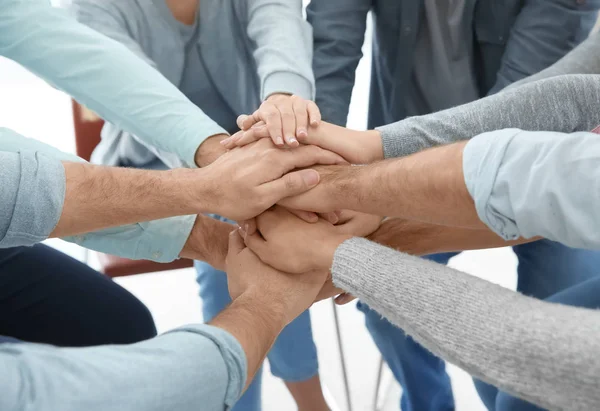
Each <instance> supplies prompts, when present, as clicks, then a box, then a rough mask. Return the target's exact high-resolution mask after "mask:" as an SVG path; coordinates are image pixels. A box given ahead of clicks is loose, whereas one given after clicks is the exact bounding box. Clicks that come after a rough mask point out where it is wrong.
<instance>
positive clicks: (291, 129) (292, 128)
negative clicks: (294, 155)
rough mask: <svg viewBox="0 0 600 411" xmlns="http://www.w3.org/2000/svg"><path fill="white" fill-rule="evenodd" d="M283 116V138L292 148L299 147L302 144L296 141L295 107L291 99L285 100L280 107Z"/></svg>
mask: <svg viewBox="0 0 600 411" xmlns="http://www.w3.org/2000/svg"><path fill="white" fill-rule="evenodd" d="M278 109H279V113H280V115H281V123H282V124H281V126H282V128H283V138H284V139H285V143H286V144H287V145H288V146H290V147H298V146H299V145H300V143H298V140H297V139H296V116H295V115H294V107H293V105H292V101H291V99H290V98H287V99H285V100H284V101H283V102H282V103H280V104H279V106H278Z"/></svg>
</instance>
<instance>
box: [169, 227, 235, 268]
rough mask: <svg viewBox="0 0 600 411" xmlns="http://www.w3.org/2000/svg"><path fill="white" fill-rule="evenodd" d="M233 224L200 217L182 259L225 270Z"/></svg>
mask: <svg viewBox="0 0 600 411" xmlns="http://www.w3.org/2000/svg"><path fill="white" fill-rule="evenodd" d="M232 229H233V228H232V226H231V224H227V223H225V222H223V221H219V220H215V219H213V218H210V217H206V216H203V215H199V216H198V217H197V218H196V221H195V222H194V226H193V227H192V231H191V233H190V236H189V237H188V239H187V241H186V243H185V245H184V247H183V249H182V250H181V254H180V257H183V258H190V259H193V260H200V261H205V262H207V263H208V264H210V265H211V266H213V267H215V268H217V269H219V270H224V269H225V258H226V257H227V248H228V239H229V233H230V232H231V230H232Z"/></svg>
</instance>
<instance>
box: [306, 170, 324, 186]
mask: <svg viewBox="0 0 600 411" xmlns="http://www.w3.org/2000/svg"><path fill="white" fill-rule="evenodd" d="M319 178H320V176H319V173H317V172H316V171H315V170H306V171H305V172H304V173H302V179H303V180H304V182H305V183H306V185H308V186H309V187H313V186H316V185H317V184H319Z"/></svg>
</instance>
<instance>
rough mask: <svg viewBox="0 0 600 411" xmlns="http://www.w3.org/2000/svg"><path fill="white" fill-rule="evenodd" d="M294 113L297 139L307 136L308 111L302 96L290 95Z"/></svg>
mask: <svg viewBox="0 0 600 411" xmlns="http://www.w3.org/2000/svg"><path fill="white" fill-rule="evenodd" d="M292 99H293V108H294V115H295V116H296V136H297V137H298V139H303V138H307V137H308V111H307V110H306V101H305V100H304V99H303V98H300V97H296V96H292Z"/></svg>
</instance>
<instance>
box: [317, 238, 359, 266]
mask: <svg viewBox="0 0 600 411" xmlns="http://www.w3.org/2000/svg"><path fill="white" fill-rule="evenodd" d="M352 237H353V236H351V235H349V234H339V235H332V236H330V237H328V238H325V239H324V241H322V242H321V243H320V245H319V247H318V248H317V250H318V252H317V253H318V254H317V255H316V256H315V258H314V260H313V261H315V262H316V263H317V266H318V268H317V270H330V269H331V267H332V266H333V258H334V256H335V252H336V250H337V249H338V247H339V246H340V245H341V244H342V243H343V242H344V241H346V240H349V239H351V238H352Z"/></svg>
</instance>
